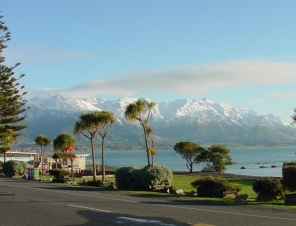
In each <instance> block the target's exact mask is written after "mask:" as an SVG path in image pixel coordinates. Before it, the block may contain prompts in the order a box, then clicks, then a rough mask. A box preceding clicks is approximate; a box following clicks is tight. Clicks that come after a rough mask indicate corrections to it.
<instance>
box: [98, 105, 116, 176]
mask: <svg viewBox="0 0 296 226" xmlns="http://www.w3.org/2000/svg"><path fill="white" fill-rule="evenodd" d="M99 115H100V116H99V117H100V122H101V124H100V129H99V134H100V136H101V138H102V144H101V147H102V181H105V154H104V146H105V138H106V136H107V134H108V130H109V128H110V127H111V125H112V124H113V123H115V122H116V119H115V116H114V114H113V113H112V112H110V111H101V112H100V114H99Z"/></svg>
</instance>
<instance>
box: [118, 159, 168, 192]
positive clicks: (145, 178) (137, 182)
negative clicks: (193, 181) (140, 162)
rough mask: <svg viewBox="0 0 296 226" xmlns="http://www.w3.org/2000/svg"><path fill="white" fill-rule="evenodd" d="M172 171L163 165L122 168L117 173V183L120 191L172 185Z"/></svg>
mask: <svg viewBox="0 0 296 226" xmlns="http://www.w3.org/2000/svg"><path fill="white" fill-rule="evenodd" d="M172 178H173V173H172V171H171V170H170V169H169V168H168V167H166V166H162V165H154V166H146V167H144V168H142V167H139V166H128V167H121V168H119V169H117V170H116V171H115V183H116V186H117V188H118V189H123V190H142V189H143V190H148V189H151V188H152V187H153V186H155V185H166V186H170V185H171V184H172Z"/></svg>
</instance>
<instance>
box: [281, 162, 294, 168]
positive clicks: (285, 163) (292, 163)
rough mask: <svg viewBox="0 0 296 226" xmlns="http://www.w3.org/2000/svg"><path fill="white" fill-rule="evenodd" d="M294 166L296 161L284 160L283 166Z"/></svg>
mask: <svg viewBox="0 0 296 226" xmlns="http://www.w3.org/2000/svg"><path fill="white" fill-rule="evenodd" d="M288 166H296V162H284V163H283V167H288Z"/></svg>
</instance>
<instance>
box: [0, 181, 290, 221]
mask: <svg viewBox="0 0 296 226" xmlns="http://www.w3.org/2000/svg"><path fill="white" fill-rule="evenodd" d="M0 225H1V226H6V225H9V226H13V225H22V226H25V225H30V226H34V225H38V226H61V225H63V226H64V225H65V226H66V225H81V226H82V225H102V226H109V225H111V226H112V225H128V226H133V225H149V226H160V225H163V226H179V225H180V226H183V225H187V226H188V225H194V226H202V225H203V226H212V225H215V226H230V225H236V226H237V225H240V226H243V225H248V226H251V225H254V226H261V225H262V226H267V225H268V226H273V225H274V226H279V225H285V226H295V225H296V211H295V210H291V209H278V208H270V207H259V206H245V205H225V204H222V203H211V202H205V201H197V200H186V199H181V198H168V197H147V196H141V195H139V196H134V195H133V196H131V195H128V194H126V193H124V192H118V191H98V189H94V190H92V191H90V190H89V189H85V188H82V187H70V186H56V185H54V184H51V183H43V182H38V181H28V180H23V179H12V178H0Z"/></svg>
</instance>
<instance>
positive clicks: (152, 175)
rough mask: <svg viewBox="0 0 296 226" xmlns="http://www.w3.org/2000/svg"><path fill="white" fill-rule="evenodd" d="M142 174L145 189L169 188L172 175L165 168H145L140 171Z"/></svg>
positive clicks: (155, 166) (156, 166)
mask: <svg viewBox="0 0 296 226" xmlns="http://www.w3.org/2000/svg"><path fill="white" fill-rule="evenodd" d="M143 174H144V176H145V177H144V184H143V186H144V187H145V188H151V187H153V186H155V185H165V186H168V187H169V186H171V184H172V182H173V173H172V171H171V170H170V169H169V168H168V167H167V166H163V165H154V166H146V167H144V168H143V169H142V175H143Z"/></svg>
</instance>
